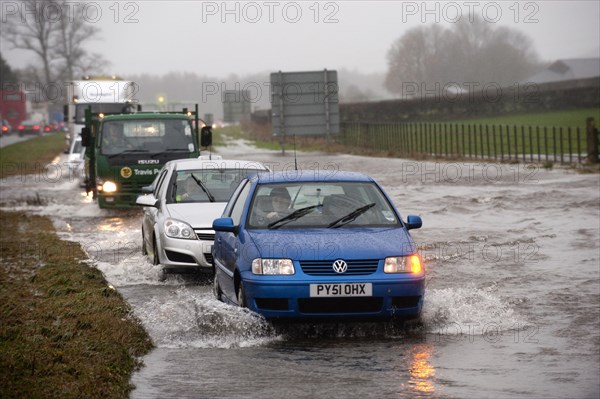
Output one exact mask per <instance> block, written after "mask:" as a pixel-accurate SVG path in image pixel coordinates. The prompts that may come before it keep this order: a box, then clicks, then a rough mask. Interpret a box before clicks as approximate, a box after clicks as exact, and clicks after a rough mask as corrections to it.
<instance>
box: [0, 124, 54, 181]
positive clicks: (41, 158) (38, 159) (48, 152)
mask: <svg viewBox="0 0 600 399" xmlns="http://www.w3.org/2000/svg"><path fill="white" fill-rule="evenodd" d="M64 147H65V135H64V133H53V134H49V135H43V136H40V137H36V138H33V139H30V140H27V141H21V142H19V143H15V144H12V145H9V146H6V147H3V148H0V163H1V165H0V166H1V168H0V178H2V179H4V178H5V177H8V176H15V175H24V174H32V173H41V172H43V171H44V168H45V166H46V165H47V164H49V163H50V162H52V160H54V158H56V154H60V153H61V152H62V151H63V149H64Z"/></svg>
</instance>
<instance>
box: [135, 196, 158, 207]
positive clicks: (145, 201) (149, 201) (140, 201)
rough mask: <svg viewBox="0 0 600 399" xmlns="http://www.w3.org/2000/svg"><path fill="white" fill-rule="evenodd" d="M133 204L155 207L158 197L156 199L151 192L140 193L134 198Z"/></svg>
mask: <svg viewBox="0 0 600 399" xmlns="http://www.w3.org/2000/svg"><path fill="white" fill-rule="evenodd" d="M135 204H136V205H141V206H149V207H152V208H156V206H157V204H158V199H156V197H155V196H154V195H152V194H145V195H140V196H138V197H137V199H136V200H135Z"/></svg>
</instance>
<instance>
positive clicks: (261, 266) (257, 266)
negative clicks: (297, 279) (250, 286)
mask: <svg viewBox="0 0 600 399" xmlns="http://www.w3.org/2000/svg"><path fill="white" fill-rule="evenodd" d="M295 272H296V271H295V270H294V263H293V262H292V260H291V259H262V258H257V259H254V260H253V261H252V273H254V274H271V275H273V274H285V275H290V274H294V273H295Z"/></svg>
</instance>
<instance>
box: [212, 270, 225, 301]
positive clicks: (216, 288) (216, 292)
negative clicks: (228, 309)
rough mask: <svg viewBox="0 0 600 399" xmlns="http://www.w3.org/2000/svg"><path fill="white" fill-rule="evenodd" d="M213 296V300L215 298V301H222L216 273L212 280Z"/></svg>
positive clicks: (221, 292)
mask: <svg viewBox="0 0 600 399" xmlns="http://www.w3.org/2000/svg"><path fill="white" fill-rule="evenodd" d="M213 294H214V295H215V298H217V300H219V301H221V302H222V301H223V298H222V295H223V291H221V286H220V285H219V279H218V277H217V274H216V273H215V275H214V280H213Z"/></svg>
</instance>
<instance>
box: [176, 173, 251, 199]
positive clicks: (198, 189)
mask: <svg viewBox="0 0 600 399" xmlns="http://www.w3.org/2000/svg"><path fill="white" fill-rule="evenodd" d="M259 172H262V170H257V169H245V168H234V169H216V168H206V169H200V170H180V171H177V172H176V176H177V177H176V178H175V179H172V186H171V188H170V190H169V192H167V203H170V204H172V203H194V202H227V201H229V198H230V197H231V195H232V194H233V192H234V191H235V189H236V187H237V186H238V184H239V182H240V181H241V180H242V179H243V178H244V177H246V176H248V175H252V174H256V173H259Z"/></svg>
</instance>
